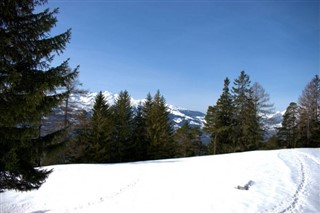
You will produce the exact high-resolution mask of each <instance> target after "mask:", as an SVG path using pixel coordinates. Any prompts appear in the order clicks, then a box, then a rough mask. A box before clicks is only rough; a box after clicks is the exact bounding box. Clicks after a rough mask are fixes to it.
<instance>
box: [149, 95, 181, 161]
mask: <svg viewBox="0 0 320 213" xmlns="http://www.w3.org/2000/svg"><path fill="white" fill-rule="evenodd" d="M149 113H150V115H147V129H148V130H147V132H148V137H149V138H148V139H150V146H149V151H148V154H149V156H150V158H151V159H161V158H170V157H174V156H175V151H176V146H175V143H174V140H173V127H172V123H171V121H170V119H169V111H168V108H167V106H166V102H165V99H164V97H163V96H162V95H161V94H160V91H159V90H158V91H157V93H156V95H155V96H154V98H153V102H152V104H151V111H150V112H149Z"/></svg>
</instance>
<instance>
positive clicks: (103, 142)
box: [85, 91, 113, 163]
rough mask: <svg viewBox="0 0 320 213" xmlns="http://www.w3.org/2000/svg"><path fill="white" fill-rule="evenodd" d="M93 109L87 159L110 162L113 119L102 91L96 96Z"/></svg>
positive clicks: (88, 160) (95, 161) (89, 160)
mask: <svg viewBox="0 0 320 213" xmlns="http://www.w3.org/2000/svg"><path fill="white" fill-rule="evenodd" d="M92 111H93V115H92V118H91V121H90V130H89V132H88V136H87V137H88V139H87V146H88V148H87V151H86V156H85V159H86V161H87V162H94V163H104V162H110V160H111V154H112V150H111V141H112V133H113V120H112V117H111V112H110V106H109V104H108V103H107V102H106V100H105V97H104V95H103V94H102V92H101V91H100V92H99V93H98V94H97V96H96V98H95V102H94V105H93V110H92Z"/></svg>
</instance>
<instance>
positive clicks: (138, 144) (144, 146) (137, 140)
mask: <svg viewBox="0 0 320 213" xmlns="http://www.w3.org/2000/svg"><path fill="white" fill-rule="evenodd" d="M144 111H145V108H144V105H142V104H141V103H140V104H139V106H138V109H137V112H136V115H135V116H134V119H133V135H132V140H133V147H134V151H133V152H134V156H135V158H134V160H137V161H141V160H147V159H148V149H149V142H148V140H147V134H146V118H145V116H144Z"/></svg>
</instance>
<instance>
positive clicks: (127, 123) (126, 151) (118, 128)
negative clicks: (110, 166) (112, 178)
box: [113, 90, 133, 162]
mask: <svg viewBox="0 0 320 213" xmlns="http://www.w3.org/2000/svg"><path fill="white" fill-rule="evenodd" d="M113 119H114V132H113V140H114V144H113V145H114V149H115V150H114V154H115V156H114V157H115V159H114V160H115V161H116V162H122V161H128V160H132V159H133V156H129V155H131V153H132V152H133V143H132V134H133V132H132V131H133V115H132V107H131V103H130V96H129V93H128V91H126V90H125V91H121V92H120V93H119V97H118V98H117V99H116V101H115V105H114V107H113Z"/></svg>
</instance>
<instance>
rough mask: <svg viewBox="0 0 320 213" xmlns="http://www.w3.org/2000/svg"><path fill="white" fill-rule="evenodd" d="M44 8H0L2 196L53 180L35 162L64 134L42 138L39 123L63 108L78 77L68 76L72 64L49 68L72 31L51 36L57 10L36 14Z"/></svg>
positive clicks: (14, 3)
mask: <svg viewBox="0 0 320 213" xmlns="http://www.w3.org/2000/svg"><path fill="white" fill-rule="evenodd" d="M44 3H46V1H45V0H38V1H32V0H19V1H18V0H3V1H1V2H0V7H1V10H0V156H1V157H0V188H1V190H4V189H16V190H22V191H24V190H32V189H37V188H39V187H40V186H41V184H42V183H43V182H44V181H45V179H46V178H47V176H48V175H49V173H50V171H47V170H44V169H36V168H34V165H35V161H36V157H37V156H39V155H40V154H41V149H42V148H41V147H42V146H44V144H50V143H52V142H54V141H55V139H56V138H57V137H56V136H57V134H58V133H59V134H60V133H61V131H57V132H53V133H51V134H50V135H44V136H42V135H40V134H39V129H40V127H41V118H42V117H43V116H45V115H47V114H49V113H50V111H51V110H52V109H53V108H54V107H56V106H58V104H59V103H61V101H62V100H63V98H65V97H66V84H67V82H68V81H70V80H71V79H73V78H75V77H76V75H77V73H76V72H71V73H68V70H69V69H70V68H69V66H68V61H65V62H63V63H62V64H61V65H59V66H57V67H52V66H51V65H50V64H51V62H52V61H53V59H54V56H55V54H58V55H59V54H61V53H63V51H64V49H65V47H66V44H67V43H68V42H69V40H70V36H71V31H70V30H68V31H66V32H65V33H62V34H60V35H57V36H53V37H51V36H50V31H51V29H52V27H54V26H55V25H56V23H57V19H56V17H55V16H56V14H57V13H58V10H57V9H55V10H53V11H50V10H49V9H46V10H44V11H43V12H39V13H36V12H35V8H36V6H39V5H43V4H44ZM58 88H63V89H62V90H61V89H60V90H57V89H58ZM37 152H38V154H36V153H37Z"/></svg>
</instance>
